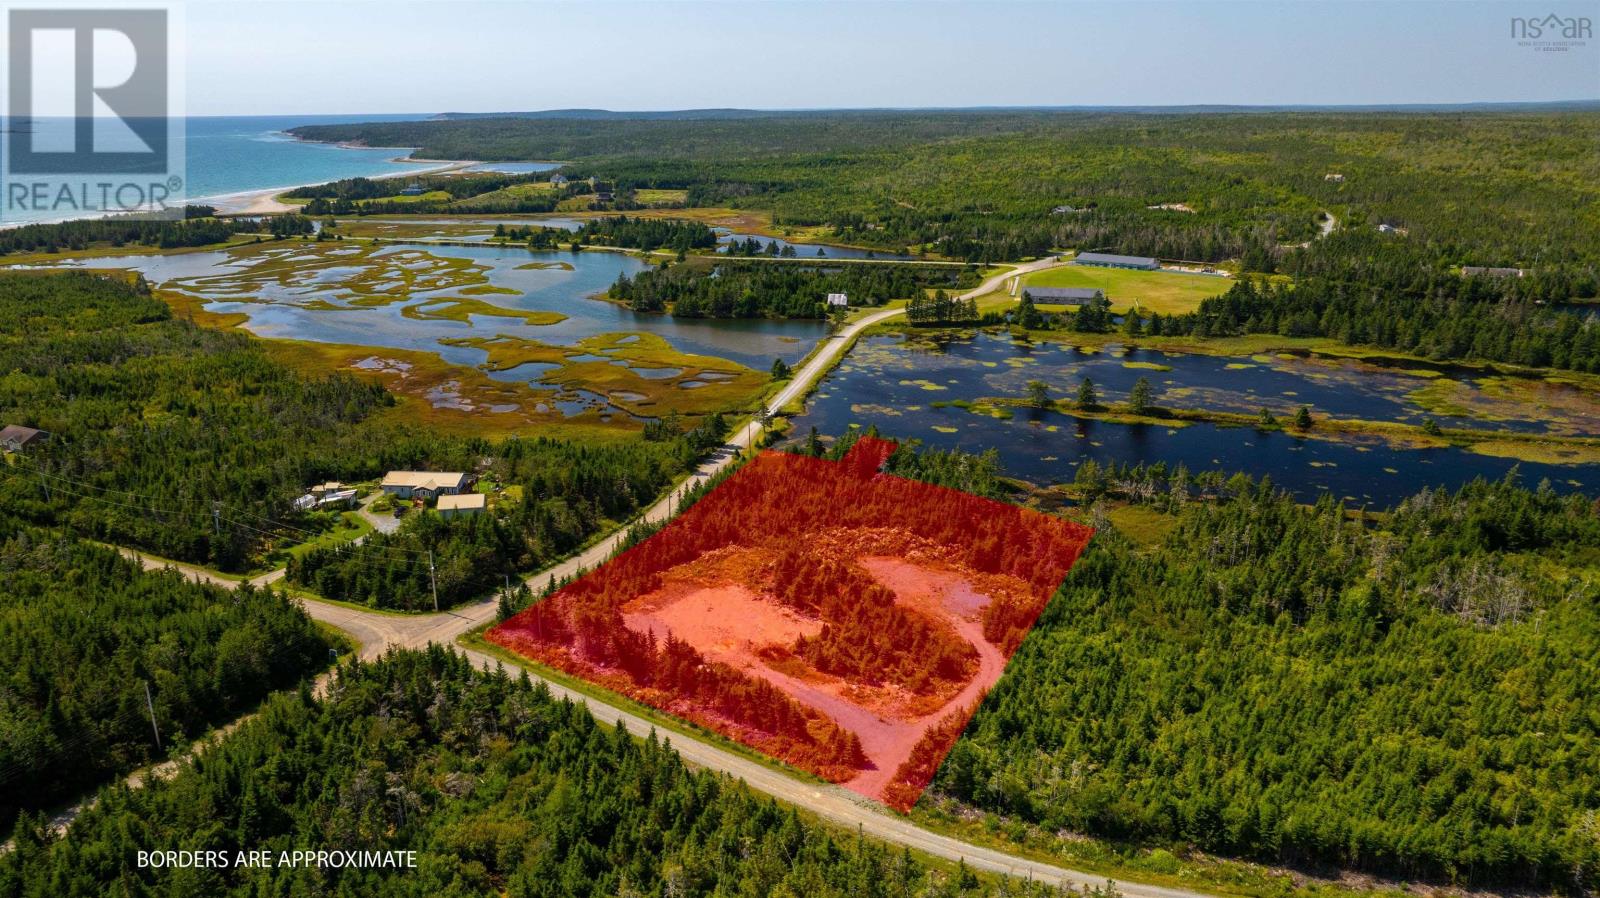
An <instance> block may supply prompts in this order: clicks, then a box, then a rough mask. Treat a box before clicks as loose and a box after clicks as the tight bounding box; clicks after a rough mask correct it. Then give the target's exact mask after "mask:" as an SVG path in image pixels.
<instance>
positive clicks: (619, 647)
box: [489, 438, 1092, 810]
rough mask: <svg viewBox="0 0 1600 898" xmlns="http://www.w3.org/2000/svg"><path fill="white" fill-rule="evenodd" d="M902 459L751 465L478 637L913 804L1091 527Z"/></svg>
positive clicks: (877, 449)
mask: <svg viewBox="0 0 1600 898" xmlns="http://www.w3.org/2000/svg"><path fill="white" fill-rule="evenodd" d="M894 448H895V445H894V444H893V443H890V442H887V441H884V440H877V439H871V438H863V439H861V440H860V441H859V442H857V443H856V445H855V446H854V447H853V448H852V449H851V451H850V452H849V454H848V455H846V456H845V458H844V459H843V460H842V461H837V462H834V461H827V460H823V459H817V458H811V457H809V456H800V455H790V454H786V453H781V452H771V451H769V452H763V453H762V454H760V455H759V456H757V457H756V458H754V459H752V460H751V461H750V462H749V463H747V464H746V465H745V466H744V467H743V468H742V469H740V470H739V471H738V472H737V473H735V474H734V475H733V476H732V477H730V478H729V479H728V480H726V481H725V482H723V483H722V484H721V485H720V486H718V487H717V488H716V489H714V490H712V491H711V492H710V493H709V494H708V495H706V496H705V497H704V498H702V499H701V500H700V501H699V502H697V503H696V504H695V505H694V506H692V507H691V508H689V509H688V510H687V511H685V512H684V513H683V514H681V515H679V516H678V517H677V518H676V519H674V520H673V521H672V522H671V523H670V524H668V525H667V526H666V527H665V528H663V529H662V530H661V531H660V532H659V533H656V534H655V535H653V536H651V537H650V538H649V539H646V540H645V541H644V542H641V543H640V544H639V545H637V546H634V547H633V548H631V549H629V550H628V551H626V552H624V553H622V554H621V555H619V556H617V557H616V558H614V559H612V560H611V561H610V562H607V563H606V564H605V565H604V566H602V567H600V568H599V569H597V570H595V571H594V572H592V573H590V574H588V575H586V576H584V577H582V578H581V579H579V580H576V581H574V582H572V583H570V584H568V585H567V586H565V587H563V588H561V589H559V590H557V591H556V592H555V593H553V594H551V595H550V596H548V597H546V598H545V599H544V600H543V601H541V602H538V603H536V604H535V605H534V606H532V607H530V608H528V609H527V610H525V611H523V612H522V613H520V614H518V615H517V616H515V617H513V618H511V619H510V620H507V621H505V622H504V623H502V624H500V625H499V626H497V627H495V628H494V629H493V630H491V631H490V632H489V638H490V639H491V640H493V641H494V642H496V643H499V644H500V645H503V646H505V647H506V648H509V649H511V650H513V651H515V652H517V653H519V654H522V655H525V656H527V657H529V658H533V659H536V660H538V661H540V662H542V663H544V664H547V665H550V666H551V667H555V668H559V669H560V670H563V671H566V672H568V673H570V674H574V675H576V676H579V677H582V678H584V679H586V680H589V681H591V682H594V683H597V684H599V685H602V686H605V687H607V688H609V689H612V690H615V691H616V692H620V693H622V694H624V695H627V696H630V697H631V698H633V699H635V700H637V701H640V702H643V703H645V704H648V705H651V706H653V707H655V708H659V709H661V710H663V711H667V712H669V713H672V714H675V715H677V716H679V717H682V718H685V719H687V720H691V721H694V722H695V723H697V724H700V725H701V726H704V727H706V728H708V729H711V730H715V731H716V732H719V733H721V734H723V735H725V736H728V737H729V738H732V739H735V740H738V741H739V742H742V743H744V744H745V745H748V746H750V747H752V748H755V749H757V750H759V751H761V752H764V753H765V754H768V755H770V756H772V757H774V758H777V759H779V760H782V761H784V762H786V763H788V764H791V765H793V766H795V767H799V768H802V769H804V770H808V771H810V772H812V773H815V774H817V775H818V776H821V777H823V778H825V779H828V780H831V781H833V782H836V783H842V784H844V785H845V786H846V787H848V788H850V789H853V790H855V791H857V792H860V793H861V794H863V795H867V796H870V797H872V798H876V799H878V800H880V801H883V802H884V803H886V804H888V805H890V806H892V807H895V808H898V809H901V810H905V809H907V808H909V807H910V806H911V805H912V804H914V803H915V802H916V800H917V798H918V797H919V796H920V795H921V794H922V790H923V789H924V788H926V787H927V785H928V782H929V781H930V780H932V778H933V774H934V771H935V770H937V769H938V766H939V763H940V762H941V761H943V760H944V756H945V755H946V754H947V753H948V752H949V751H950V747H951V746H952V745H953V744H954V743H955V740H956V738H957V737H958V736H959V735H960V734H961V730H962V729H963V728H964V727H965V726H966V723H967V721H968V719H970V718H971V716H972V714H973V712H974V711H975V710H976V709H977V705H978V702H979V701H980V700H981V699H982V698H983V695H984V693H985V692H986V691H987V690H988V689H989V687H990V686H992V685H994V683H995V681H996V680H998V679H999V678H1000V674H1001V672H1002V671H1003V670H1004V668H1005V664H1006V661H1007V660H1008V659H1010V657H1011V655H1012V653H1013V652H1015V651H1016V649H1017V646H1018V645H1020V644H1021V642H1022V638H1023V637H1024V636H1025V635H1027V632H1028V629H1029V628H1030V627H1032V626H1033V623H1034V621H1035V620H1036V619H1037V618H1038V616H1039V613H1040V612H1041V611H1043V610H1044V606H1045V604H1046V603H1047V602H1048V601H1049V600H1050V596H1051V595H1052V594H1054V592H1055V590H1056V587H1057V586H1059V585H1060V583H1061V580H1062V578H1063V577H1065V576H1066V573H1067V571H1068V570H1069V569H1070V568H1071V567H1072V564H1073V562H1075V561H1076V560H1077V558H1078V555H1079V553H1080V552H1082V550H1083V547H1084V545H1085V544H1086V543H1087V542H1088V540H1089V537H1090V535H1091V533H1092V531H1091V530H1090V529H1089V528H1087V527H1083V526H1081V525H1078V524H1074V523H1071V522H1069V521H1065V520H1062V519H1060V518H1055V517H1051V516H1049V515H1044V514H1040V513H1038V512H1034V511H1030V510H1028V509H1024V508H1018V507H1016V506H1014V505H1008V504H1006V503H1003V502H996V501H993V500H990V499H984V498H980V497H978V496H973V495H970V494H967V493H963V492H959V491H957V490H952V489H947V488H944V487H939V486H933V485H931V484H927V483H921V482H918V481H914V480H907V479H905V478H902V477H895V476H891V475H887V474H882V473H879V469H880V468H881V467H882V465H883V463H884V462H885V461H886V460H887V459H888V457H889V455H890V454H891V453H893V451H894Z"/></svg>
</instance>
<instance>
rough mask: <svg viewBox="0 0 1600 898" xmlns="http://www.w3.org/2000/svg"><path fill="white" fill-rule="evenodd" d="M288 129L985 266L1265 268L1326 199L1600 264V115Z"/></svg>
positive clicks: (880, 119) (690, 121) (1329, 207)
mask: <svg viewBox="0 0 1600 898" xmlns="http://www.w3.org/2000/svg"><path fill="white" fill-rule="evenodd" d="M293 132H294V133H295V134H296V135H297V136H299V137H303V138H307V139H312V140H327V141H360V142H364V143H367V144H370V145H373V146H418V147H420V149H419V150H418V152H417V155H418V156H421V157H427V158H452V159H512V160H514V159H568V160H573V161H572V162H571V164H569V165H568V166H567V167H566V169H564V171H566V172H567V173H568V174H569V175H572V176H574V177H580V176H587V175H598V176H599V177H601V178H605V179H607V180H610V181H614V182H615V183H616V184H617V186H618V188H619V189H637V188H669V189H687V190H688V192H689V195H688V200H689V205H691V206H734V207H738V208H752V209H766V210H770V211H771V212H772V214H773V216H774V220H775V221H776V222H778V223H779V224H793V225H827V226H831V227H832V228H834V229H835V230H836V232H837V233H838V234H839V236H840V237H841V238H843V239H846V240H848V241H849V242H851V243H858V244H862V245H867V246H873V247H881V248H884V249H894V250H898V249H902V248H907V247H933V248H934V249H935V250H936V251H938V252H940V253H942V254H945V255H948V256H953V257H956V258H964V259H970V260H973V261H994V260H1001V259H1015V258H1020V257H1023V256H1029V255H1037V254H1039V253H1041V252H1044V251H1046V250H1048V249H1050V248H1051V247H1079V248H1085V249H1115V250H1119V251H1122V252H1128V253H1138V254H1148V255H1156V256H1161V257H1166V258H1182V259H1193V260H1205V261H1218V260H1222V259H1227V258H1241V259H1244V260H1245V264H1246V266H1247V267H1248V268H1251V269H1253V270H1270V269H1271V268H1272V267H1273V263H1274V259H1275V258H1276V257H1277V256H1278V255H1279V254H1280V253H1281V252H1282V251H1283V249H1284V248H1285V247H1288V246H1292V245H1295V244H1299V243H1301V242H1303V241H1306V240H1309V239H1311V238H1312V237H1314V236H1315V235H1316V233H1317V230H1318V215H1319V213H1320V212H1322V211H1328V212H1331V213H1333V214H1334V215H1335V216H1336V217H1337V218H1338V220H1339V225H1340V227H1348V228H1358V229H1360V228H1367V229H1372V228H1376V227H1377V226H1378V225H1379V224H1387V225H1391V226H1394V227H1398V228H1401V229H1403V230H1404V231H1405V232H1406V233H1405V234H1404V239H1407V240H1410V241H1412V242H1414V243H1415V244H1417V245H1419V246H1421V247H1424V248H1426V252H1427V254H1428V255H1429V256H1431V257H1433V258H1436V259H1439V260H1441V261H1442V262H1444V263H1446V264H1452V265H1461V264H1466V265H1491V266H1516V267H1530V268H1536V269H1541V268H1543V269H1550V268H1562V269H1564V268H1571V267H1584V268H1587V269H1589V270H1592V269H1593V267H1594V266H1595V265H1597V264H1600V153H1596V152H1595V147H1596V146H1597V145H1600V113H1595V112H1587V111H1571V110H1561V111H1549V112H1538V111H1534V112H1478V113H1473V112H1469V113H1461V112H1240V113H1211V114H1136V113H1111V112H1050V111H1037V112H1029V111H995V112H979V111H969V112H856V113H831V114H817V113H813V114H796V115H765V116H759V117H746V118H729V117H722V116H709V117H706V118H698V119H697V118H675V119H659V118H656V119H637V118H636V119H605V120H602V119H551V118H547V119H521V118H472V119H464V120H445V121H422V122H384V123H368V124H342V125H313V126H303V127H299V128H295V129H293ZM1330 176H1332V177H1330ZM1162 206H1165V207H1166V208H1152V207H1162Z"/></svg>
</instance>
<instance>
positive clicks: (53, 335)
mask: <svg viewBox="0 0 1600 898" xmlns="http://www.w3.org/2000/svg"><path fill="white" fill-rule="evenodd" d="M0 367H4V368H5V369H7V370H9V371H10V372H12V373H11V375H10V376H9V377H8V378H6V379H4V380H3V381H0V421H4V422H6V423H17V424H26V425H28V426H33V427H38V428H41V429H43V430H46V431H49V432H50V433H51V434H53V438H52V439H51V440H50V442H49V443H47V444H45V445H44V446H43V447H39V448H35V449H33V450H30V451H29V452H28V453H27V454H26V455H25V456H19V457H17V458H15V459H13V460H12V464H10V465H9V466H6V467H3V468H0V497H3V498H4V500H5V503H6V507H7V508H9V509H10V510H11V511H12V512H13V513H15V514H18V515H19V516H22V517H24V518H26V519H28V520H31V521H33V522H35V523H38V524H42V525H61V526H65V527H67V528H68V529H70V530H72V531H73V532H75V533H79V534H82V535H85V536H90V537H93V538H95V539H99V540H103V541H106V542H111V543H116V544H120V545H129V546H133V547H136V548H140V549H144V550H147V551H150V552H153V553H155V554H157V555H160V556H162V557H166V558H173V559H176V560H179V561H188V562H197V563H201V564H206V565H210V566H214V567H217V568H220V569H222V570H225V571H238V570H247V569H250V568H251V567H252V566H253V565H257V564H258V563H259V559H260V557H261V555H262V553H263V552H264V551H266V550H267V549H268V548H269V547H273V546H278V547H281V546H285V545H290V544H293V543H295V542H299V541H302V540H304V539H306V538H307V537H308V535H315V532H314V531H315V528H316V527H317V524H316V523H315V522H314V521H313V520H312V519H311V518H309V517H308V516H306V515H304V514H301V513H299V512H296V511H295V510H294V508H293V504H292V503H293V500H294V498H295V497H296V496H298V495H300V494H302V493H303V492H304V491H305V490H306V488H307V487H309V486H310V485H312V484H315V483H320V482H322V481H324V480H343V481H356V480H361V479H365V478H376V477H379V476H381V475H382V474H383V473H384V472H385V471H387V470H391V469H396V468H416V467H422V466H428V465H433V466H437V469H439V470H475V469H476V468H477V467H478V466H479V465H480V463H481V462H483V461H484V460H487V462H488V465H489V467H488V470H489V472H491V473H493V474H495V475H496V476H498V477H499V478H501V479H502V480H504V481H505V482H507V483H511V484H516V485H520V486H522V487H523V492H522V500H521V502H520V503H518V504H517V505H516V506H515V507H514V508H513V509H511V511H510V513H509V514H507V515H505V516H504V517H503V518H501V519H497V520H496V521H494V522H493V523H492V525H491V526H475V525H473V524H471V523H468V522H454V523H453V524H452V525H451V526H444V522H434V523H435V524H436V526H435V527H433V528H432V529H426V528H422V529H419V531H418V532H416V533H412V532H410V531H404V532H402V533H401V534H399V535H396V536H395V537H392V538H380V539H377V540H375V541H374V543H375V545H374V547H373V549H372V550H370V551H368V552H367V553H366V554H365V555H362V556H356V557H354V558H352V556H350V555H348V554H346V555H342V556H341V555H337V554H336V553H333V552H315V551H314V552H311V553H308V554H307V555H306V556H305V558H304V559H302V560H301V561H300V562H297V565H296V567H295V568H294V569H293V570H291V576H292V578H295V579H297V580H299V581H300V582H306V583H310V582H316V583H318V584H321V585H323V586H324V587H325V588H327V589H328V590H329V595H331V596H332V597H334V598H345V599H349V600H351V601H358V602H363V601H366V599H367V597H368V596H369V595H371V594H373V593H374V591H375V590H379V589H382V590H385V591H384V592H383V594H384V596H385V599H384V601H385V603H386V604H390V605H391V606H393V607H411V608H420V607H422V604H421V602H422V601H423V599H424V598H426V594H427V589H426V588H419V587H417V584H418V583H419V582H421V583H423V584H425V583H426V580H427V575H426V571H422V572H421V573H420V574H419V573H418V558H420V557H425V556H426V553H427V551H428V550H429V549H435V548H438V549H441V557H444V558H448V559H450V567H449V569H450V570H452V571H453V570H457V569H458V568H461V569H462V570H464V571H466V568H471V565H472V562H473V561H474V560H481V559H482V558H484V557H489V556H492V557H494V558H495V559H496V560H495V562H494V563H493V564H490V565H482V566H479V567H476V568H472V569H471V570H470V571H466V572H464V573H462V575H461V576H460V577H453V578H450V579H448V580H446V581H443V582H446V583H448V584H450V585H451V587H450V588H449V589H448V595H447V596H442V597H441V600H442V601H444V600H445V599H446V598H448V603H449V604H454V603H455V602H458V601H460V600H462V599H465V598H468V597H470V596H472V595H476V594H480V593H481V592H482V591H484V590H485V589H487V588H488V587H489V586H491V585H494V584H498V583H500V582H501V580H502V579H503V575H504V574H505V573H506V572H508V571H515V570H525V569H526V567H527V565H529V564H532V563H534V562H539V561H548V560H550V559H552V558H555V557H559V556H560V555H561V554H564V553H565V552H567V551H570V550H571V548H572V547H574V546H576V545H578V544H581V543H582V542H583V541H584V540H585V539H587V538H588V537H589V536H591V535H593V534H594V533H595V532H597V531H598V530H599V529H601V528H603V527H605V526H608V522H610V521H615V520H624V519H626V518H627V517H630V516H631V515H632V514H633V512H634V511H635V510H636V509H637V508H639V507H640V506H641V505H642V503H645V502H647V501H649V500H651V499H653V498H654V497H655V496H656V495H657V493H658V492H659V491H660V490H661V489H662V488H664V486H665V485H666V484H667V483H668V482H669V481H670V479H671V477H672V475H673V474H674V473H675V472H677V471H680V470H682V469H683V467H684V466H685V465H687V464H688V463H689V462H690V461H692V460H693V459H694V457H695V456H696V455H697V452H698V450H697V449H696V447H695V445H693V441H692V440H691V438H690V437H689V436H686V435H681V434H679V435H673V436H672V437H671V438H670V439H666V440H661V441H640V442H613V443H604V444H597V445H584V444H577V443H568V442H561V441H555V440H549V439H530V440H518V439H510V440H506V441H503V442H500V443H498V444H490V443H488V442H487V441H484V440H480V439H466V438H456V437H445V436H439V435H437V434H433V433H430V432H428V431H427V430H425V429H418V428H413V427H405V426H402V425H399V424H396V423H394V422H393V421H392V420H390V419H389V418H388V417H387V416H385V415H383V414H381V413H383V412H384V411H386V410H388V409H390V408H391V407H392V406H393V404H394V399H393V398H392V397H391V396H390V394H388V393H387V392H385V391H384V389H383V388H382V387H381V386H379V385H376V384H373V383H370V382H368V381H364V380H361V379H358V378H357V377H354V376H352V375H349V374H345V373H338V372H336V373H332V374H326V375H321V376H308V375H304V374H300V373H298V372H296V371H295V370H293V369H291V368H289V367H288V366H286V365H284V364H282V363H280V362H278V361H276V360H274V359H273V358H272V357H271V356H270V355H269V354H268V353H267V352H266V351H265V349H264V348H263V344H262V342H261V341H259V340H257V339H256V338H254V337H251V336H249V335H247V334H243V333H238V332H223V331H217V330H214V329H208V328H202V327H197V326H195V325H193V324H191V323H189V322H186V321H182V320H179V319H176V318H174V317H173V315H172V313H171V312H170V311H169V309H168V307H167V305H166V304H165V303H163V302H162V301H161V300H159V299H157V298H156V297H154V296H152V295H150V294H149V291H148V289H147V288H145V286H144V285H143V283H142V282H133V283H130V282H127V281H123V280H118V279H112V278H104V277H98V276H93V275H87V274H80V273H62V274H48V275H38V274H14V273H7V274H5V275H4V276H0ZM719 436H720V435H719ZM389 542H393V543H395V544H396V546H397V548H398V551H387V550H385V549H383V548H379V547H380V546H385V547H386V546H387V544H388V543H389ZM446 544H448V545H449V546H450V547H451V548H450V549H449V550H444V546H445V545H446ZM462 566H465V567H462ZM330 567H337V568H340V569H341V571H340V572H337V573H315V574H314V573H312V572H315V571H321V570H322V569H324V568H330ZM302 572H304V573H302ZM419 576H420V578H421V579H420V581H419V580H418V578H419ZM402 587H403V588H402ZM457 587H459V588H457ZM389 589H394V592H387V591H386V590H389ZM429 607H431V600H429Z"/></svg>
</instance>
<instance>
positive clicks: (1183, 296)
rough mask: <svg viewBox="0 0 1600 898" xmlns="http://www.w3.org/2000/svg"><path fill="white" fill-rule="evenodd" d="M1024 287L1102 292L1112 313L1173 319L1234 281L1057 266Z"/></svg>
mask: <svg viewBox="0 0 1600 898" xmlns="http://www.w3.org/2000/svg"><path fill="white" fill-rule="evenodd" d="M1024 283H1025V286H1027V287H1093V288H1098V289H1100V290H1104V291H1105V294H1106V298H1107V299H1110V300H1111V308H1112V310H1114V311H1117V312H1125V311H1127V310H1128V309H1129V308H1130V307H1131V306H1132V305H1133V304H1134V303H1138V305H1139V308H1141V309H1143V310H1144V311H1145V312H1159V313H1161V314H1162V315H1173V314H1178V313H1182V312H1192V311H1194V310H1195V309H1197V308H1199V306H1200V300H1202V299H1206V298H1207V297H1211V296H1218V295H1221V294H1223V293H1226V292H1227V290H1228V288H1229V287H1230V286H1232V285H1233V280H1232V279H1231V278H1224V277H1217V276H1215V275H1207V274H1182V273H1179V272H1172V271H1130V270H1126V269H1121V268H1093V267H1090V266H1087V265H1058V266H1056V267H1054V268H1047V269H1045V270H1044V271H1039V272H1035V273H1034V274H1031V275H1029V276H1028V279H1027V280H1026V281H1025V282H1024Z"/></svg>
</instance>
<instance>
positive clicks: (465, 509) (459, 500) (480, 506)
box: [434, 493, 489, 518]
mask: <svg viewBox="0 0 1600 898" xmlns="http://www.w3.org/2000/svg"><path fill="white" fill-rule="evenodd" d="M434 507H435V508H436V509H437V510H438V512H439V515H440V517H445V518H458V517H466V516H468V515H475V514H478V513H480V512H482V511H483V510H484V509H486V508H488V507H489V497H488V496H485V495H484V494H483V493H461V494H459V495H454V496H440V497H439V503H438V505H436V506H434Z"/></svg>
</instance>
